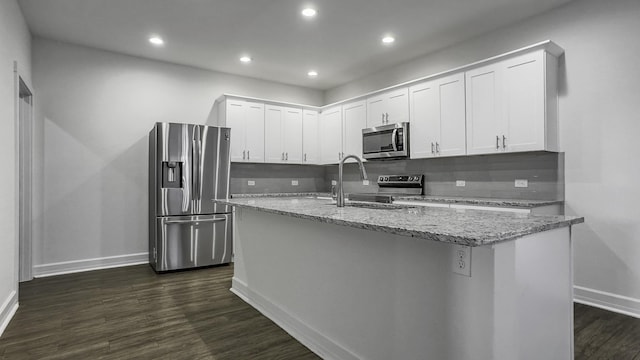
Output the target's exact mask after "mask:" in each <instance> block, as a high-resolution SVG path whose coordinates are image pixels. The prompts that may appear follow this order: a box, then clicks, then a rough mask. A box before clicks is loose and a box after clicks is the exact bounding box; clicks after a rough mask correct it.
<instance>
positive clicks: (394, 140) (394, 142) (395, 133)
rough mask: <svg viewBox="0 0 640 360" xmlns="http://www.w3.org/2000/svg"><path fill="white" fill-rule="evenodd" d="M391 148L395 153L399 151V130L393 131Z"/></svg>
mask: <svg viewBox="0 0 640 360" xmlns="http://www.w3.org/2000/svg"><path fill="white" fill-rule="evenodd" d="M391 146H393V151H398V129H393V132H392V133H391Z"/></svg>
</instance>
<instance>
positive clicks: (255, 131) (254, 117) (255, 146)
mask: <svg viewBox="0 0 640 360" xmlns="http://www.w3.org/2000/svg"><path fill="white" fill-rule="evenodd" d="M245 127H246V130H245V133H246V136H245V149H246V150H247V156H246V157H247V160H246V161H249V162H264V104H259V103H252V102H247V107H246V112H245Z"/></svg>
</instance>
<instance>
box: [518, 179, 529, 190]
mask: <svg viewBox="0 0 640 360" xmlns="http://www.w3.org/2000/svg"><path fill="white" fill-rule="evenodd" d="M514 185H515V187H517V188H526V187H529V180H527V179H516V181H515V184H514Z"/></svg>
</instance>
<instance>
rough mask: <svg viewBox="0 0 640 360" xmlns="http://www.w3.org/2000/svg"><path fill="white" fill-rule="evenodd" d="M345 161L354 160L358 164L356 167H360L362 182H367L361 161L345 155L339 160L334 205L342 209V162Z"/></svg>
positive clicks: (354, 156) (355, 157)
mask: <svg viewBox="0 0 640 360" xmlns="http://www.w3.org/2000/svg"><path fill="white" fill-rule="evenodd" d="M347 159H354V160H356V161H357V162H358V166H359V167H360V178H361V179H362V180H367V171H366V170H365V169H364V164H363V163H362V160H361V159H360V158H359V157H358V156H356V155H347V156H345V157H343V158H342V160H340V163H339V164H338V197H337V198H336V205H338V207H344V187H343V186H342V166H343V165H344V161H345V160H347Z"/></svg>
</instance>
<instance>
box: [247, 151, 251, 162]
mask: <svg viewBox="0 0 640 360" xmlns="http://www.w3.org/2000/svg"><path fill="white" fill-rule="evenodd" d="M247 160H251V155H249V150H247Z"/></svg>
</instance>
